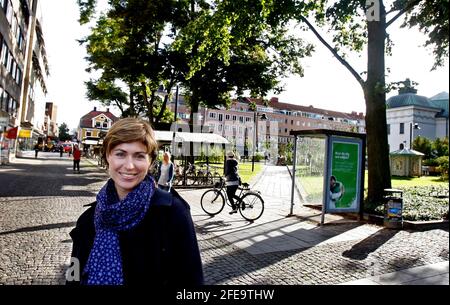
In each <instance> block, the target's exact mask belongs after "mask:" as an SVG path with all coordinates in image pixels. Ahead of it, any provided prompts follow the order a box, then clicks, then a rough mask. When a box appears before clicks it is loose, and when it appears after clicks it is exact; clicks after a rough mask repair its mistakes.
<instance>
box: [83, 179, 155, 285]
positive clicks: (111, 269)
mask: <svg viewBox="0 0 450 305" xmlns="http://www.w3.org/2000/svg"><path fill="white" fill-rule="evenodd" d="M154 191H155V182H154V180H153V178H152V177H150V176H149V175H147V176H146V177H145V179H144V180H143V181H142V182H141V183H140V184H139V185H138V186H137V187H136V188H135V189H134V190H133V191H131V192H130V193H128V194H127V196H126V197H125V198H124V199H123V200H119V197H118V195H117V191H116V188H115V186H114V181H113V180H112V179H109V180H108V182H107V183H106V184H105V185H104V186H103V187H102V189H101V190H100V192H99V193H98V195H97V206H96V208H95V214H94V224H95V239H94V246H93V247H92V250H91V253H90V255H89V258H88V261H87V264H86V267H85V268H84V273H85V274H86V275H87V277H86V279H87V280H86V282H85V283H84V284H87V285H122V284H123V270H122V256H121V253H120V245H119V234H118V233H119V232H121V231H128V230H130V229H132V228H134V227H135V226H137V225H138V224H139V223H140V222H141V221H142V219H144V216H145V214H146V213H147V211H148V208H149V207H150V198H151V197H152V195H153V193H154Z"/></svg>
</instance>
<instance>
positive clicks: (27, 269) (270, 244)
mask: <svg viewBox="0 0 450 305" xmlns="http://www.w3.org/2000/svg"><path fill="white" fill-rule="evenodd" d="M288 177H289V176H288V173H287V171H286V168H285V167H276V166H267V167H266V168H265V170H264V172H263V174H262V175H260V176H259V177H258V178H257V181H256V183H255V188H256V189H259V190H260V191H261V192H262V195H263V197H264V199H265V202H266V210H265V212H264V215H263V217H262V218H261V219H260V220H258V221H256V222H255V223H249V222H247V221H245V220H244V219H243V218H242V217H241V216H240V215H239V213H238V214H234V215H229V214H228V210H227V208H225V209H224V211H222V213H221V214H219V215H217V216H216V217H213V218H211V217H209V216H207V215H206V214H205V213H204V212H203V211H202V210H201V207H200V197H201V194H202V193H203V192H204V190H179V193H180V195H181V196H183V197H184V198H185V199H186V200H187V201H188V202H189V204H190V206H191V214H192V216H193V220H194V223H195V225H196V230H197V238H198V240H199V245H200V248H201V249H200V251H201V255H202V260H203V266H204V274H205V281H206V284H225V285H229V284H241V285H247V284H277V285H294V284H340V283H346V282H351V281H355V280H360V279H364V278H367V277H372V276H378V275H383V274H388V273H391V272H396V271H401V270H405V269H408V268H412V267H420V266H426V265H429V264H436V263H445V262H446V263H447V264H446V266H447V267H446V268H447V269H446V270H447V271H446V275H444V277H439V278H434V279H433V281H434V282H432V281H431V282H428V283H429V284H446V285H448V258H449V242H448V239H449V234H448V229H445V230H442V229H436V230H428V231H407V230H400V231H397V230H389V229H385V228H383V227H380V226H375V225H370V224H362V223H358V222H355V221H347V220H345V219H342V218H341V217H334V216H333V215H327V217H326V218H327V219H328V223H326V225H325V226H323V227H319V226H317V222H316V221H315V220H314V219H315V218H317V217H318V216H317V213H316V212H317V211H316V212H315V211H313V210H308V209H306V208H302V207H301V206H299V205H295V209H294V214H295V215H294V216H293V217H286V215H287V214H288V212H289V208H290V204H289V198H290V197H289V196H290V188H289V186H286V183H287V181H289V178H288ZM106 179H107V174H106V172H105V171H104V170H101V169H99V168H97V167H96V166H95V165H94V164H93V163H91V162H87V161H86V160H82V162H81V173H80V174H78V173H73V172H72V160H71V159H70V158H68V157H67V154H65V155H64V157H62V158H60V157H59V154H58V153H42V152H41V153H39V156H38V158H37V159H35V158H34V152H29V154H26V155H25V157H24V158H18V159H16V161H15V162H14V163H12V164H10V165H4V166H0V186H1V187H0V284H7V285H10V284H14V285H22V284H26V285H28V284H63V283H64V270H65V268H66V267H67V265H68V263H69V260H70V251H71V246H72V243H71V239H70V236H69V232H70V230H71V229H72V228H73V227H74V225H75V221H76V219H77V218H78V216H79V215H80V214H81V213H82V212H83V211H84V210H85V209H86V208H85V207H83V205H84V204H88V203H90V202H92V201H94V200H95V195H96V192H97V191H98V190H99V189H100V188H101V186H102V185H103V184H104V183H105V181H106ZM444 273H445V272H444ZM445 276H446V277H445ZM445 278H446V282H445ZM431 279H432V277H430V280H431ZM442 279H444V281H443V280H442ZM410 282H413V278H411V280H410ZM392 283H395V281H394V282H392Z"/></svg>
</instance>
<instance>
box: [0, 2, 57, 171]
mask: <svg viewBox="0 0 450 305" xmlns="http://www.w3.org/2000/svg"><path fill="white" fill-rule="evenodd" d="M42 20H43V18H42V13H41V11H40V7H39V0H0V146H1V148H2V153H1V156H2V160H1V162H5V161H6V162H7V161H9V159H10V158H12V157H14V156H15V154H16V149H17V148H19V149H29V148H30V146H31V145H32V144H33V143H35V142H37V141H38V140H40V141H41V142H42V141H44V140H46V139H45V135H46V134H45V133H44V130H45V118H46V114H45V111H46V103H45V95H46V94H47V88H46V78H47V76H48V74H49V69H48V62H47V55H46V50H45V41H44V35H43V30H42ZM13 128H18V129H19V133H18V137H17V139H16V138H13V139H8V138H6V137H4V134H6V131H7V130H8V129H13Z"/></svg>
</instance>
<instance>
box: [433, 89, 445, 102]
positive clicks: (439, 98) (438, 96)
mask: <svg viewBox="0 0 450 305" xmlns="http://www.w3.org/2000/svg"><path fill="white" fill-rule="evenodd" d="M435 100H447V101H448V92H445V91H442V92H441V93H438V94H436V95H435V96H433V97H430V101H435Z"/></svg>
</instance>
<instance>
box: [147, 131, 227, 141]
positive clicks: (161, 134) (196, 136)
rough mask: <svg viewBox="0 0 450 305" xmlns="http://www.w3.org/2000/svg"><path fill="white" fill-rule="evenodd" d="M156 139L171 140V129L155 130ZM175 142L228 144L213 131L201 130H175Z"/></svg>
mask: <svg viewBox="0 0 450 305" xmlns="http://www.w3.org/2000/svg"><path fill="white" fill-rule="evenodd" d="M155 137H156V141H158V142H172V139H173V131H166V130H155ZM175 142H176V143H183V142H193V143H216V144H229V143H230V142H229V141H228V140H227V139H226V138H224V137H222V136H220V135H218V134H215V133H201V132H176V133H175Z"/></svg>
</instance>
